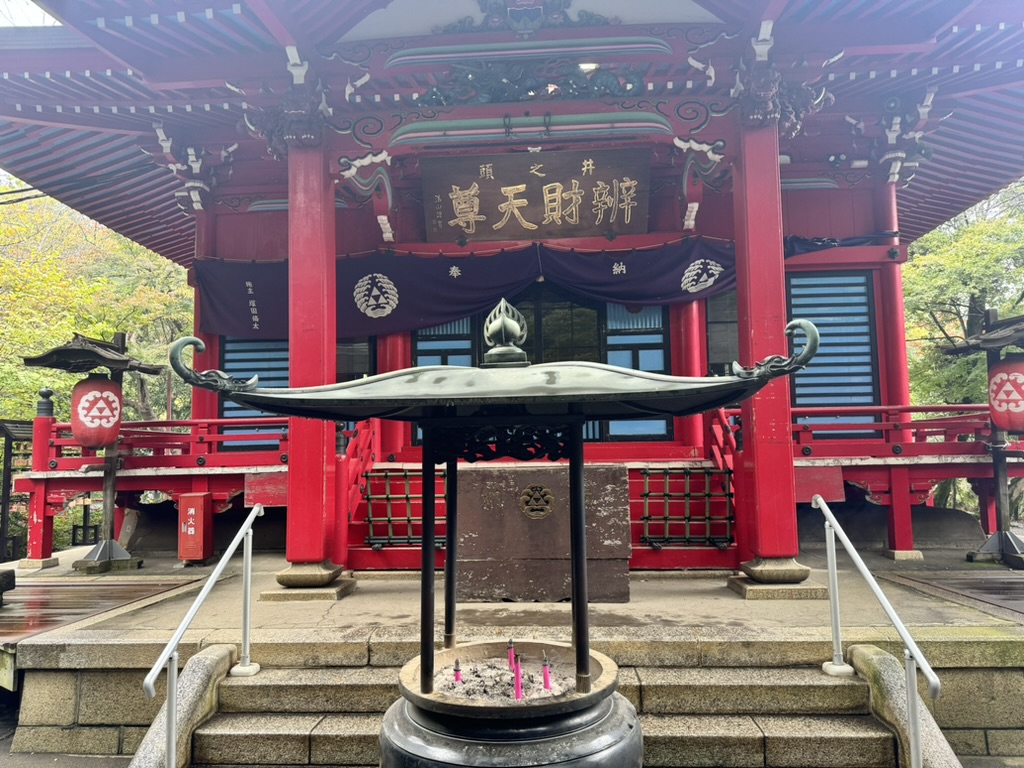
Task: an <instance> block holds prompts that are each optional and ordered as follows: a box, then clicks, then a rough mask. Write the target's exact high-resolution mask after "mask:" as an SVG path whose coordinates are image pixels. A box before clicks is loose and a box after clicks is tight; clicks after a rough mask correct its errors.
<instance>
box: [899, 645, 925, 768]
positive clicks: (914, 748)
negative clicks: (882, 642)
mask: <svg viewBox="0 0 1024 768" xmlns="http://www.w3.org/2000/svg"><path fill="white" fill-rule="evenodd" d="M903 659H904V661H905V662H906V670H907V727H908V729H909V732H910V768H921V733H920V722H921V721H920V716H919V715H918V711H917V662H916V661H915V660H914V656H913V655H912V654H911V653H910V650H909V649H907V648H904V649H903Z"/></svg>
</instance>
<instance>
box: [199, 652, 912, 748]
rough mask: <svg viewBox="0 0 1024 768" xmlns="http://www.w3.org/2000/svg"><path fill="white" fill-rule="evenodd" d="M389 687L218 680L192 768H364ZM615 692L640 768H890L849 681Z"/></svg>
mask: <svg viewBox="0 0 1024 768" xmlns="http://www.w3.org/2000/svg"><path fill="white" fill-rule="evenodd" d="M397 680H398V668H397V667H352V668H323V669H284V668H278V669H264V670H263V671H261V672H260V673H259V674H258V675H256V676H255V677H239V678H230V677H229V678H226V679H225V680H223V681H222V682H221V684H220V690H219V706H218V712H217V714H216V715H214V716H213V717H212V718H210V719H209V720H207V721H206V722H205V723H204V724H203V725H201V726H200V727H199V728H198V729H197V730H196V732H195V734H194V737H193V743H192V752H193V764H194V765H197V766H221V767H223V766H240V765H246V766H258V765H275V766H291V765H315V766H376V765H378V761H379V748H378V737H379V734H380V724H381V719H382V717H383V713H384V711H385V710H386V709H387V707H388V706H389V705H390V704H391V702H392V701H394V700H395V699H396V698H397V697H398V686H397ZM619 680H620V687H619V690H620V692H621V693H622V694H623V695H624V696H626V698H628V699H629V700H630V701H632V702H633V704H634V706H636V708H637V711H638V712H639V713H640V721H641V726H642V728H643V733H644V766H646V767H647V768H659V767H663V768H677V767H679V768H682V767H683V766H689V767H691V768H697V767H698V766H723V767H724V768H730V767H732V768H759V767H762V766H787V767H789V768H803V767H805V766H806V768H822V767H823V766H826V767H833V768H840V767H842V768H893V766H895V765H897V763H896V740H895V738H894V736H893V734H892V732H891V731H889V730H888V729H887V728H886V727H884V726H883V725H882V724H881V723H879V722H878V721H877V720H875V719H874V718H873V717H872V716H871V715H870V714H869V710H868V687H867V684H866V683H864V682H863V681H862V680H860V679H855V678H832V677H828V676H826V675H825V674H824V673H822V672H821V670H820V669H818V668H815V667H773V668H755V667H744V668H732V667H698V668H678V667H622V668H620V675H619ZM609 768H615V767H614V766H609Z"/></svg>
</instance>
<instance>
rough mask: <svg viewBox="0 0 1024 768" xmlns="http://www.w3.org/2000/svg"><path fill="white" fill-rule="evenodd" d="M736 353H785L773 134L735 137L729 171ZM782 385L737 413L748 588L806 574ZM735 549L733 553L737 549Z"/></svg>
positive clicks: (746, 360) (754, 356)
mask: <svg viewBox="0 0 1024 768" xmlns="http://www.w3.org/2000/svg"><path fill="white" fill-rule="evenodd" d="M733 205H734V211H735V214H734V215H735V223H736V283H737V284H736V298H737V310H738V321H739V322H738V325H739V354H740V361H741V362H742V363H743V364H744V365H747V366H749V365H752V364H754V363H756V362H758V361H760V360H763V359H765V358H766V357H769V356H771V355H778V354H785V353H786V351H787V349H788V344H789V342H788V337H787V336H786V335H785V331H784V329H785V326H786V322H787V317H786V315H787V312H786V280H785V268H784V264H783V247H782V196H781V181H780V176H779V141H778V129H777V127H775V126H771V127H769V128H758V129H743V130H741V131H740V153H739V159H738V161H737V163H736V165H735V166H734V169H733ZM791 421H792V415H791V412H790V395H789V381H788V378H787V377H782V378H779V379H776V380H775V381H773V382H772V383H770V384H768V386H766V387H765V388H764V389H762V390H761V391H760V392H759V393H758V394H757V395H755V396H754V397H753V398H750V399H748V400H746V401H744V403H743V406H742V423H743V446H744V448H743V451H742V452H741V454H740V456H739V457H738V467H737V469H738V470H739V472H740V474H741V475H742V476H743V478H744V481H745V482H744V483H743V484H742V490H743V497H742V498H737V516H738V517H740V516H742V517H744V518H745V520H744V521H743V523H742V524H741V525H740V528H739V530H740V531H742V532H744V533H746V534H747V535H749V536H750V537H751V539H752V540H751V541H750V542H749V544H750V547H751V550H752V551H753V554H754V559H753V560H752V561H750V562H748V563H743V565H742V567H743V570H744V572H745V573H746V574H747V575H748V576H750V577H751V578H752V579H754V580H755V581H764V582H769V581H771V582H799V581H802V580H803V579H805V578H806V577H807V575H808V574H809V572H810V569H807V568H804V567H803V566H800V565H798V564H797V563H796V561H795V560H793V559H792V558H794V557H795V556H796V554H797V552H798V550H799V542H798V538H797V523H796V492H795V488H794V473H793V437H792V431H791ZM744 548H745V547H743V546H742V545H741V549H744Z"/></svg>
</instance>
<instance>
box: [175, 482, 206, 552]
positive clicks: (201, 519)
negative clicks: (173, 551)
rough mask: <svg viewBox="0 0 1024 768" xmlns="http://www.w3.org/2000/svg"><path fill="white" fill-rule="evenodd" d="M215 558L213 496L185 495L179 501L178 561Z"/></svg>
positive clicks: (203, 494)
mask: <svg viewBox="0 0 1024 768" xmlns="http://www.w3.org/2000/svg"><path fill="white" fill-rule="evenodd" d="M211 557H213V495H212V494H210V493H183V494H181V498H180V499H179V500H178V559H179V560H208V559H209V558H211Z"/></svg>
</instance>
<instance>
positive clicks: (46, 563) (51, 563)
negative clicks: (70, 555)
mask: <svg viewBox="0 0 1024 768" xmlns="http://www.w3.org/2000/svg"><path fill="white" fill-rule="evenodd" d="M58 565H60V560H58V559H57V558H56V557H44V558H42V559H41V560H33V559H32V558H29V557H26V558H25V559H23V560H19V561H18V570H19V571H33V570H38V569H40V568H56V567H57V566H58Z"/></svg>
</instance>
